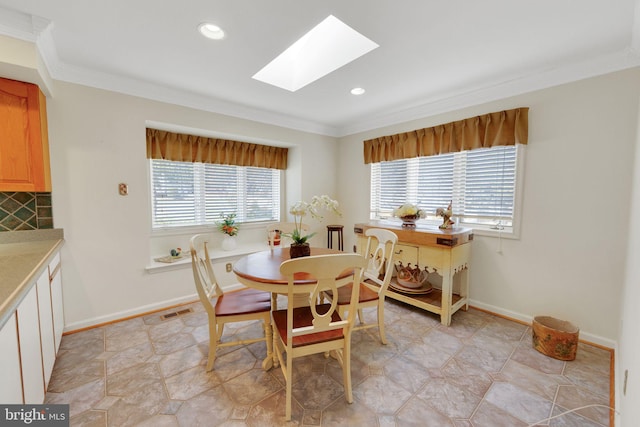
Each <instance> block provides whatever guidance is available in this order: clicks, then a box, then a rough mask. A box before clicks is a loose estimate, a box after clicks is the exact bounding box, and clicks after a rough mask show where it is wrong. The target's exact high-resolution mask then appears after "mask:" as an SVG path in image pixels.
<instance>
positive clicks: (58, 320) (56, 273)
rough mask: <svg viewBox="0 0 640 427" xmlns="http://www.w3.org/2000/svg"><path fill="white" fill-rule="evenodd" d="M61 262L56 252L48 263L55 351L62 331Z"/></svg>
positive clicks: (58, 346) (58, 345)
mask: <svg viewBox="0 0 640 427" xmlns="http://www.w3.org/2000/svg"><path fill="white" fill-rule="evenodd" d="M61 266H62V264H61V263H60V254H59V253H58V254H56V256H55V257H54V259H53V261H51V264H49V275H50V283H49V284H50V286H51V308H52V315H53V340H54V343H55V353H56V354H57V353H58V349H59V348H60V340H61V339H62V332H63V331H64V307H63V305H62V270H61Z"/></svg>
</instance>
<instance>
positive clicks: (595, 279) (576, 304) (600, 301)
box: [338, 69, 640, 347]
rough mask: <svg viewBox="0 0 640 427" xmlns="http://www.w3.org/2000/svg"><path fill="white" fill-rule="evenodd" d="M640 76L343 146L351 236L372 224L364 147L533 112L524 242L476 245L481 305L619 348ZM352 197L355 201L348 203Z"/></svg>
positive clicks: (427, 121)
mask: <svg viewBox="0 0 640 427" xmlns="http://www.w3.org/2000/svg"><path fill="white" fill-rule="evenodd" d="M639 94H640V70H639V69H634V70H627V71H624V72H618V73H613V74H609V75H606V76H602V77H598V78H592V79H588V80H583V81H580V82H576V83H571V84H566V85H562V86H558V87H555V88H551V89H546V90H540V91H536V92H533V93H529V94H525V95H521V96H517V97H513V98H508V99H504V100H500V101H496V102H491V103H488V104H484V105H479V106H475V107H472V108H466V109H463V110H459V111H454V112H451V113H447V114H441V115H438V116H434V117H428V118H424V119H422V120H416V121H412V122H410V123H404V124H401V125H395V126H390V127H386V128H381V129H377V130H375V131H369V132H366V133H361V134H357V135H351V136H348V137H345V138H342V139H341V141H340V142H341V144H340V155H339V159H340V163H339V164H340V167H339V170H338V176H339V182H341V183H344V185H342V186H341V187H340V189H339V190H340V193H339V195H338V197H339V198H340V199H342V200H345V201H346V202H345V211H346V212H348V213H349V216H348V217H346V218H344V222H345V224H346V225H347V227H348V228H349V230H348V231H349V232H348V233H347V234H346V236H345V238H346V245H347V246H348V247H350V246H351V245H352V244H353V243H354V238H353V233H352V232H351V227H352V226H353V224H354V223H358V222H366V221H367V219H368V215H369V210H368V209H369V191H368V185H369V167H368V166H366V165H364V164H363V162H362V156H363V154H362V152H363V145H362V142H363V141H364V140H366V139H369V138H372V137H376V136H382V135H388V134H393V133H397V132H402V131H408V130H413V129H417V128H421V127H428V126H432V125H436V124H440V123H446V122H450V121H453V120H459V119H462V118H466V117H472V116H475V115H479V114H483V113H488V112H491V111H498V110H504V109H510V108H516V107H530V111H529V144H528V146H527V149H526V164H525V170H524V172H525V177H524V193H523V196H524V199H523V207H522V208H523V217H522V224H521V230H520V231H521V233H520V239H518V240H506V239H503V241H502V253H501V254H499V253H497V251H496V249H497V247H498V246H497V245H498V242H497V239H496V238H493V237H485V236H476V239H475V241H474V243H473V251H472V262H471V270H470V271H471V276H470V278H471V290H470V293H471V299H472V301H473V304H474V305H476V306H479V307H484V308H487V309H489V310H492V311H495V312H499V313H503V314H506V315H509V316H512V317H516V318H519V319H522V320H530V319H531V317H532V316H535V315H550V316H554V317H558V318H561V319H565V320H569V321H571V322H573V323H575V324H577V325H578V326H579V327H580V328H581V338H583V339H587V340H590V341H593V342H597V343H600V344H603V345H607V346H609V347H614V346H615V342H616V340H617V338H618V332H619V313H620V308H621V293H622V284H623V281H624V264H625V258H626V246H627V236H628V228H627V226H628V219H629V206H630V191H631V182H630V180H629V178H628V177H629V176H630V175H631V173H632V172H633V154H634V147H635V141H636V140H635V132H636V122H637V111H638V99H639ZM347 196H349V197H347Z"/></svg>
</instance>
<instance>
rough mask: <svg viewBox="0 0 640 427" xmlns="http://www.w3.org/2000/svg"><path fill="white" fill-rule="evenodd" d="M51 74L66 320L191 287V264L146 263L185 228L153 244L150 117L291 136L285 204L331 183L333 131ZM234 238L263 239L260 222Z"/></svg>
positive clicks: (170, 296)
mask: <svg viewBox="0 0 640 427" xmlns="http://www.w3.org/2000/svg"><path fill="white" fill-rule="evenodd" d="M55 84H56V86H55V96H54V97H52V98H50V99H48V100H47V109H48V117H49V140H50V150H51V169H52V182H53V192H52V198H53V214H54V222H55V224H54V225H55V227H56V228H63V229H64V234H65V240H66V244H65V246H64V247H63V250H62V258H63V259H62V260H63V275H64V304H65V318H66V325H67V330H73V329H77V328H79V327H84V326H89V325H92V324H97V323H100V322H104V321H109V320H113V319H117V318H121V317H124V316H128V315H133V314H137V313H140V312H144V311H147V310H150V309H153V308H157V307H163V306H166V305H169V304H171V303H177V302H180V301H182V300H184V299H185V298H192V297H193V295H194V294H195V289H194V287H193V279H192V277H191V271H190V269H188V268H186V269H181V270H175V271H169V272H163V273H158V274H149V273H147V272H146V271H145V267H146V266H147V265H148V264H149V263H150V259H151V257H152V256H153V255H161V254H164V255H166V254H168V253H161V254H158V253H157V251H158V250H160V249H158V248H162V247H163V246H164V245H166V246H168V247H167V248H165V249H169V248H170V247H176V246H181V247H182V248H183V249H186V248H188V237H189V236H190V234H185V235H175V236H168V237H164V238H160V239H157V240H158V241H159V242H160V243H158V244H155V245H152V244H151V221H150V202H149V200H150V199H149V185H148V161H147V159H146V148H145V127H146V125H145V123H146V121H154V122H161V123H169V124H174V125H178V126H186V127H189V128H195V129H202V130H205V131H211V132H218V133H224V134H230V135H235V136H237V138H239V139H243V138H245V137H246V138H247V140H252V139H260V140H266V141H274V142H276V143H278V144H282V145H287V146H290V147H291V156H290V170H288V171H287V173H286V175H287V179H288V180H289V182H290V185H289V186H288V187H287V189H286V194H287V197H289V198H290V200H289V201H288V204H290V203H291V202H292V201H295V200H298V199H299V198H300V197H305V198H307V197H310V196H312V195H314V194H322V193H328V194H331V193H333V192H334V188H335V182H336V181H335V177H334V164H333V160H334V158H335V157H336V156H337V153H336V150H337V148H336V144H337V143H336V140H335V139H334V138H327V137H323V136H318V135H312V134H306V133H303V132H298V131H293V130H287V129H283V128H278V127H275V126H269V125H264V124H261V123H256V122H250V121H246V120H241V119H236V118H231V117H226V116H222V115H217V114H212V113H207V112H203V111H197V110H193V109H189V108H184V107H179V106H175V105H169V104H163V103H159V102H154V101H149V100H145V99H141V98H136V97H131V96H126V95H122V94H119V93H114V92H108V91H103V90H98V89H92V88H88V87H84V86H79V85H74V84H68V83H63V82H55ZM120 182H124V183H127V184H128V185H129V195H128V196H120V195H118V183H120ZM293 199H295V200H293ZM327 220H329V218H327ZM311 225H312V226H313V228H314V229H316V230H318V231H321V230H322V229H323V228H324V225H323V224H322V223H318V222H316V221H314V222H313V223H311ZM191 233H195V231H191ZM323 238H324V233H319V234H318V236H317V237H315V238H314V239H316V244H317V245H324V244H325V243H324V242H325V240H324V239H323ZM239 239H240V240H243V241H256V242H258V241H259V242H264V243H265V248H266V232H265V229H264V227H259V228H253V229H252V228H250V227H247V228H246V229H244V230H242V231H241V232H240V235H239ZM152 248H153V249H152Z"/></svg>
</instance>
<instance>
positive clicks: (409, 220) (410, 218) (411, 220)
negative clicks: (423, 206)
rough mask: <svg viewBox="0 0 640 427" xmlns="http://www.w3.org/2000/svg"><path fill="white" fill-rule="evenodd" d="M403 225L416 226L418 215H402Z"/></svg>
mask: <svg viewBox="0 0 640 427" xmlns="http://www.w3.org/2000/svg"><path fill="white" fill-rule="evenodd" d="M400 219H401V220H402V226H403V227H415V226H416V221H417V220H418V219H419V217H418V215H405V216H401V217H400Z"/></svg>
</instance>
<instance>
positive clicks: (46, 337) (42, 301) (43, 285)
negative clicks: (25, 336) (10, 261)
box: [36, 270, 56, 390]
mask: <svg viewBox="0 0 640 427" xmlns="http://www.w3.org/2000/svg"><path fill="white" fill-rule="evenodd" d="M36 287H37V289H38V312H39V318H40V343H41V344H42V369H43V371H44V389H45V390H46V389H47V386H48V385H49V378H50V377H51V372H52V371H53V364H54V363H55V361H56V344H55V340H54V334H53V310H52V306H51V288H50V286H49V271H48V270H45V272H44V273H42V275H40V277H39V278H38V281H37V282H36Z"/></svg>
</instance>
